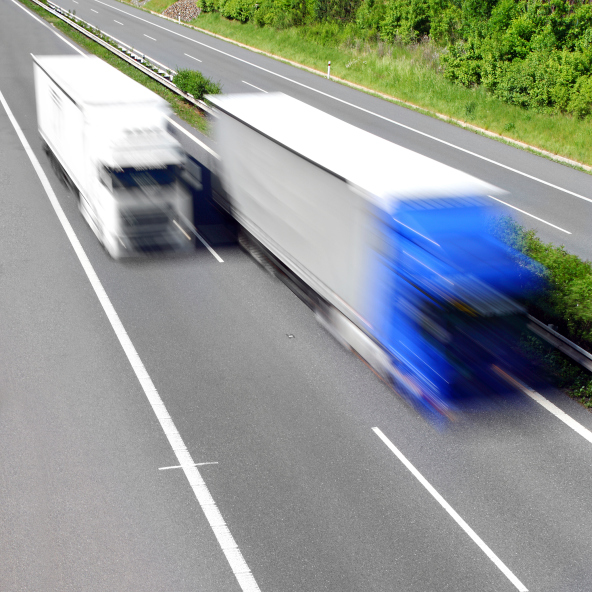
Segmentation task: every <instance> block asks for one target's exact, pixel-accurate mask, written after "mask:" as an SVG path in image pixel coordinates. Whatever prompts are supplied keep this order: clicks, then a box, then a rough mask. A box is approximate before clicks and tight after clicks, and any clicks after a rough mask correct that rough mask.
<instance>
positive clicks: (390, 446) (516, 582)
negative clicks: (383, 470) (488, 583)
mask: <svg viewBox="0 0 592 592" xmlns="http://www.w3.org/2000/svg"><path fill="white" fill-rule="evenodd" d="M372 431H373V432H374V433H375V434H376V435H377V436H378V437H379V438H380V439H381V440H382V441H383V442H384V444H386V446H387V448H388V449H389V450H390V451H391V452H392V453H393V454H394V455H395V456H396V457H397V458H398V459H399V460H400V461H401V462H402V463H403V464H404V465H405V466H406V467H407V469H409V471H410V472H411V474H412V475H413V476H414V477H415V478H416V479H417V480H418V481H419V482H420V483H421V484H422V485H423V486H424V487H425V488H426V489H427V491H428V492H429V493H430V494H431V495H432V497H433V498H434V499H435V500H436V501H437V502H438V503H439V504H440V505H441V506H442V507H443V508H444V509H445V510H446V511H447V512H448V514H450V516H451V517H452V518H453V519H454V521H455V522H456V523H457V524H458V525H459V526H460V527H461V528H462V529H463V530H464V531H465V532H466V533H467V534H468V535H469V536H470V537H471V539H473V541H474V542H475V543H476V544H477V546H478V547H479V548H480V549H481V550H482V551H483V553H485V555H487V557H489V559H491V561H493V563H494V564H495V566H496V567H497V568H498V569H499V570H500V571H501V572H502V573H503V574H504V575H505V576H506V578H508V580H510V582H512V584H514V586H515V587H516V588H517V589H518V590H520V592H528V588H526V586H525V585H524V584H523V583H522V582H521V581H520V580H519V579H518V578H517V577H516V576H515V575H514V574H513V573H512V572H511V571H510V570H509V569H508V567H507V566H506V565H505V564H504V563H503V562H502V561H501V559H500V558H499V557H498V556H497V555H496V554H495V553H494V552H493V551H492V550H491V549H490V548H489V547H488V546H487V545H486V544H485V543H484V542H483V540H482V539H481V537H479V536H478V535H477V533H476V532H475V531H474V530H473V529H472V528H471V527H470V526H469V525H468V524H467V523H466V522H465V521H464V520H463V519H462V518H461V517H460V516H459V515H458V514H457V513H456V511H455V510H454V509H453V508H452V506H451V505H450V504H449V503H448V502H447V501H446V500H445V499H444V498H443V497H442V496H441V495H440V494H439V493H438V492H437V491H436V490H435V489H434V488H433V487H432V485H431V484H430V483H429V481H428V480H427V479H426V478H425V477H424V476H423V475H422V474H421V473H420V472H419V471H418V470H417V469H416V468H415V467H414V466H413V465H412V464H411V463H410V462H409V461H408V460H407V458H406V457H405V456H404V455H403V453H402V452H401V451H400V450H399V449H398V448H397V447H396V446H395V445H394V444H393V443H392V442H391V441H390V440H389V439H388V438H387V437H386V436H385V435H384V434H383V433H382V431H381V430H380V429H379V428H372Z"/></svg>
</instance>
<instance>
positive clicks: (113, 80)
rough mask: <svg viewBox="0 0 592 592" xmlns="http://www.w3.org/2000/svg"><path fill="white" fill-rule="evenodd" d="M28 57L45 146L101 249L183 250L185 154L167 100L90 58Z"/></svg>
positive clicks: (186, 241) (118, 253) (187, 213)
mask: <svg viewBox="0 0 592 592" xmlns="http://www.w3.org/2000/svg"><path fill="white" fill-rule="evenodd" d="M33 61H34V74H35V92H36V101H37V120H38V126H39V133H40V135H41V138H42V141H43V143H44V149H45V151H46V152H47V154H48V156H49V157H50V159H51V161H52V165H53V166H54V169H55V171H56V173H57V174H58V175H59V176H60V177H62V180H64V181H65V182H66V183H67V184H68V185H70V186H71V187H72V189H73V190H74V193H75V194H76V196H77V198H78V201H79V208H80V211H81V213H82V215H83V216H84V218H85V220H86V221H87V222H88V224H89V226H90V227H91V229H92V230H93V232H94V233H95V234H96V236H97V238H98V240H99V241H100V243H101V244H102V245H103V246H104V247H105V249H106V250H107V252H108V253H109V254H110V255H111V256H112V257H113V258H114V259H119V258H121V257H124V256H129V255H132V254H134V253H138V252H145V251H154V250H170V249H174V250H183V249H185V248H190V245H192V241H191V235H190V233H189V232H187V228H186V225H187V224H188V222H189V220H190V219H191V204H190V199H189V195H188V192H187V191H186V190H185V187H184V185H183V183H181V181H180V172H181V171H182V169H183V167H184V163H185V153H184V151H183V150H182V148H181V146H180V144H179V143H178V142H177V141H176V140H175V139H174V138H173V137H172V136H171V135H170V134H169V133H168V132H167V116H168V115H169V113H170V109H169V106H168V104H167V103H166V101H164V99H161V98H160V97H159V96H158V95H156V94H154V93H153V92H152V91H150V90H148V89H147V88H145V87H143V86H142V85H141V84H139V83H138V82H135V81H134V80H132V79H131V78H128V77H127V76H125V75H124V74H123V73H121V72H119V71H118V70H116V69H115V68H113V67H111V66H109V65H108V64H106V63H105V62H103V61H102V60H100V59H99V58H97V57H94V56H92V57H87V56H33Z"/></svg>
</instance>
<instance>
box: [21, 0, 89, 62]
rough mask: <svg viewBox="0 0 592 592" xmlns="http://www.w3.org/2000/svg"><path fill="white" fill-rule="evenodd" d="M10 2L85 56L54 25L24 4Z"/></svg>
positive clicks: (82, 53)
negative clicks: (51, 25) (50, 24)
mask: <svg viewBox="0 0 592 592" xmlns="http://www.w3.org/2000/svg"><path fill="white" fill-rule="evenodd" d="M12 3H13V4H16V5H17V6H18V7H19V8H21V9H22V10H24V11H25V12H26V13H27V14H28V15H29V16H30V17H31V18H34V19H35V20H36V21H37V22H38V23H40V24H41V25H43V26H44V27H45V28H46V29H49V30H50V31H51V32H52V33H53V34H54V35H56V36H57V37H59V38H60V39H61V40H62V41H63V42H64V43H65V44H66V45H69V46H70V47H71V48H72V49H73V50H74V51H77V52H78V53H79V54H80V55H83V56H87V54H85V53H84V52H83V51H81V49H80V48H79V47H76V46H75V45H74V44H73V43H71V42H70V41H68V40H67V39H66V38H65V37H62V36H61V35H60V34H59V33H58V32H57V31H56V30H55V28H54V27H50V26H49V24H48V23H47V21H44V20H43V19H40V18H39V17H38V16H36V15H35V14H33V13H32V12H30V10H29V9H28V8H26V7H25V6H23V5H22V4H21V3H20V2H18V0H12ZM31 55H32V54H31ZM87 57H88V56H87Z"/></svg>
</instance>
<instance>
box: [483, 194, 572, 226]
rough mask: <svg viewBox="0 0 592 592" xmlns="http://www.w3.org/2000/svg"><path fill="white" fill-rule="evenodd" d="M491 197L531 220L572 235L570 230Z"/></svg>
mask: <svg viewBox="0 0 592 592" xmlns="http://www.w3.org/2000/svg"><path fill="white" fill-rule="evenodd" d="M489 197H491V199H495V201H499V202H500V203H501V204H504V205H505V206H508V207H509V208H513V209H514V210H516V211H518V212H520V213H522V214H526V215H527V216H530V217H531V218H534V219H535V220H538V221H539V222H544V223H545V224H548V225H549V226H552V227H553V228H557V230H561V232H565V233H566V234H571V232H570V231H569V230H565V229H563V228H561V227H560V226H555V224H551V222H547V221H546V220H543V219H542V218H539V217H537V216H534V215H533V214H529V213H528V212H525V211H524V210H521V209H520V208H517V207H516V206H513V205H511V204H509V203H506V202H505V201H502V200H501V199H498V198H497V197H493V195H490V196H489Z"/></svg>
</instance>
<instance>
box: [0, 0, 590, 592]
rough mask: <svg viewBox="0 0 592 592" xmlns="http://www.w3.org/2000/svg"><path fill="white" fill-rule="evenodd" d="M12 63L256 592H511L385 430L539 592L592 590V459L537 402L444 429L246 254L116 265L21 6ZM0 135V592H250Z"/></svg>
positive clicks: (96, 258)
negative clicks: (38, 95)
mask: <svg viewBox="0 0 592 592" xmlns="http://www.w3.org/2000/svg"><path fill="white" fill-rule="evenodd" d="M0 44H1V47H2V49H3V51H2V52H1V53H0V91H1V92H2V93H3V95H4V97H5V98H6V100H7V102H8V103H9V105H10V107H11V109H12V110H13V112H14V115H15V117H16V118H17V120H18V121H19V124H20V125H21V126H22V128H23V131H24V133H25V134H26V136H27V138H28V140H29V142H30V143H31V145H32V147H33V149H34V151H35V153H36V154H37V157H38V158H39V159H40V161H41V163H42V165H43V167H44V169H45V170H46V172H47V174H48V176H49V178H50V180H51V182H52V186H53V187H54V190H55V191H56V194H57V195H58V198H59V200H60V203H61V204H62V207H63V208H64V210H65V212H66V214H67V216H68V219H69V220H70V222H71V224H72V225H73V228H74V230H75V232H76V234H77V236H78V238H79V240H80V241H81V243H82V245H83V247H84V249H85V251H86V253H87V254H88V256H89V258H90V261H91V263H92V265H93V266H94V268H95V270H96V272H97V274H98V276H99V278H100V279H101V281H102V282H103V285H104V287H105V289H106V291H107V293H108V295H109V297H110V298H111V300H112V302H113V305H114V306H115V309H116V310H117V312H118V314H119V316H120V318H121V320H122V322H123V325H124V326H125V328H126V330H127V331H128V334H129V336H130V338H131V340H132V341H133V343H134V345H135V347H136V349H137V351H138V353H139V355H140V357H141V358H142V360H143V362H144V364H145V366H146V369H147V371H148V372H149V374H150V376H151V377H152V379H153V381H154V383H155V385H156V387H157V388H158V389H159V392H160V394H161V396H162V398H163V400H164V403H165V404H166V406H167V408H168V410H169V412H170V414H171V416H172V418H173V420H174V421H175V424H176V426H177V428H178V429H179V432H180V434H181V436H182V437H183V439H184V441H185V443H186V444H187V446H188V448H189V451H190V452H191V454H192V455H193V458H194V459H195V461H196V462H207V461H210V462H218V463H219V464H218V465H208V466H204V467H202V468H201V469H202V474H203V476H204V479H205V481H206V483H207V484H208V486H209V487H210V490H211V492H212V495H213V497H214V499H215V500H216V502H217V503H218V505H219V508H220V511H221V512H222V515H223V516H224V518H225V519H226V521H227V524H228V526H229V528H230V530H231V532H232V533H233V535H234V537H235V539H236V541H237V543H238V545H239V547H240V548H241V550H242V552H243V554H244V556H245V559H246V561H247V563H248V564H249V567H250V568H251V569H252V571H253V574H254V576H255V578H256V579H257V581H258V583H259V586H260V588H261V590H262V591H263V592H271V591H280V590H281V591H282V592H284V591H285V592H291V591H294V592H296V591H297V592H302V591H310V592H317V591H324V590H327V591H339V592H342V591H349V590H351V591H364V592H366V591H393V590H397V591H399V590H401V591H405V592H407V591H409V592H416V591H417V592H419V591H434V592H436V591H438V592H439V591H442V590H450V591H454V592H465V591H466V592H469V591H470V592H473V591H474V590H480V591H491V592H499V591H505V590H508V591H510V590H515V588H514V587H513V585H512V584H511V583H510V582H509V581H508V580H507V579H506V578H505V577H504V575H503V574H502V573H501V572H500V571H499V570H498V569H497V568H496V567H495V566H494V565H493V563H492V562H491V561H490V560H489V559H488V558H487V557H486V556H485V555H484V554H483V553H482V551H480V550H479V548H478V547H477V546H476V545H475V544H474V543H473V541H471V539H470V538H469V537H468V536H467V535H466V534H465V533H464V532H463V531H462V530H461V529H460V527H459V526H458V525H457V524H456V523H455V522H454V521H453V520H452V519H451V518H450V517H449V516H448V514H446V513H445V512H444V511H443V510H442V508H441V507H440V506H439V505H438V504H437V503H436V502H435V501H434V500H433V498H431V497H430V496H429V495H428V494H427V492H426V490H425V489H424V488H423V487H422V486H421V485H420V484H419V483H418V482H417V481H416V480H415V478H414V477H413V476H412V475H411V474H410V473H409V471H408V470H407V469H406V468H405V467H404V466H403V465H402V464H401V463H400V462H399V461H398V460H397V459H396V458H395V457H394V456H393V454H392V453H391V452H390V451H389V450H388V449H387V448H386V447H385V446H384V444H383V443H382V442H381V441H380V440H379V439H378V438H377V437H376V436H375V434H374V433H373V432H372V431H371V428H372V427H374V426H378V427H380V428H381V429H382V430H383V432H384V433H385V434H386V435H387V436H388V437H389V438H390V439H391V441H392V442H393V443H394V444H395V445H396V446H397V447H398V448H399V449H400V450H401V452H402V453H403V454H405V455H406V457H407V458H408V459H409V460H410V461H411V462H412V463H413V464H414V465H415V467H416V468H417V469H418V470H419V471H420V472H421V473H422V474H423V475H424V476H425V478H426V479H428V481H429V482H430V483H431V484H432V485H433V486H434V487H435V488H436V490H437V491H438V492H439V493H440V494H441V495H442V496H443V497H444V498H445V499H446V500H447V501H448V502H449V503H450V504H451V505H452V507H453V508H454V509H455V510H456V511H457V512H458V513H459V514H460V516H461V517H462V518H463V519H464V520H466V522H467V523H468V524H469V525H470V526H471V527H472V528H473V529H474V530H475V531H476V532H477V534H478V535H479V536H480V537H481V538H482V539H483V540H484V541H485V543H486V544H487V545H489V546H490V547H491V549H492V550H493V551H494V552H495V553H496V554H497V555H498V556H499V558H500V559H501V560H502V561H503V562H504V563H505V564H506V565H507V566H508V567H509V569H511V570H512V572H513V573H514V574H515V575H516V576H517V577H518V578H519V579H520V580H521V581H522V582H523V583H524V584H525V585H526V587H527V588H528V589H529V590H533V591H534V590H536V591H542V592H556V591H558V590H569V591H570V592H572V591H573V592H577V591H582V592H587V591H588V590H589V588H590V581H592V567H591V566H590V562H589V557H590V554H591V552H592V542H591V541H590V536H589V533H590V531H591V528H592V516H591V514H590V512H589V509H588V505H589V501H588V500H589V492H590V490H591V487H592V472H591V471H590V465H591V462H592V445H590V444H589V443H588V442H586V441H585V440H583V439H582V438H581V437H580V436H578V435H577V434H576V433H575V432H574V431H572V430H571V429H569V428H568V427H567V426H565V425H564V424H563V423H561V422H560V421H558V420H557V419H556V418H555V417H554V416H552V415H551V414H549V413H548V412H547V411H545V410H544V409H542V408H541V407H539V406H538V405H536V404H535V403H533V402H532V401H531V400H530V399H520V400H519V401H518V403H517V404H515V405H509V404H505V405H502V406H500V407H499V408H498V409H496V410H493V411H490V412H487V413H480V414H476V415H475V416H474V417H472V418H470V419H468V420H465V421H464V422H462V423H459V424H457V425H454V426H453V427H452V429H450V430H448V431H438V430H436V429H434V427H432V426H431V425H429V424H427V423H426V422H425V421H423V420H422V419H421V418H420V417H418V416H417V414H416V413H415V412H413V411H412V410H410V409H409V408H408V407H407V406H406V405H405V404H404V403H403V402H402V401H401V400H399V399H398V398H397V397H395V396H394V395H393V394H392V392H391V391H389V390H388V389H387V388H386V387H384V386H383V385H382V383H380V382H379V381H378V380H377V379H376V377H375V376H374V375H373V374H372V373H371V372H370V371H369V370H368V369H367V368H366V366H364V364H362V362H360V361H359V360H358V359H357V358H355V357H354V356H352V355H351V354H348V353H347V352H345V351H344V350H342V349H341V348H340V347H339V345H338V344H337V343H336V342H335V341H334V340H333V339H332V338H331V337H330V336H329V335H328V334H326V333H325V332H324V331H323V330H322V329H321V328H320V326H318V325H317V324H316V322H315V321H314V319H313V317H312V315H311V313H310V311H309V310H308V309H307V308H306V307H305V306H304V305H303V304H302V303H301V302H300V301H299V300H298V299H297V298H296V297H295V296H294V295H293V294H292V293H291V292H290V291H289V290H288V289H287V288H286V287H285V286H284V285H283V284H281V283H280V282H278V281H276V280H275V279H273V278H271V277H270V276H269V275H267V274H266V273H265V272H264V271H263V270H262V269H261V268H260V267H258V266H257V265H256V264H255V263H253V261H252V260H251V259H249V258H248V257H247V256H246V255H244V254H243V253H242V252H241V251H239V250H238V249H237V247H236V246H235V245H233V244H228V243H227V244H222V243H220V244H215V245H214V246H215V248H216V250H217V251H218V252H219V253H220V255H221V256H222V257H223V259H224V263H218V262H217V261H216V260H215V259H214V258H213V257H212V255H211V254H210V253H209V252H208V251H207V250H205V249H204V248H198V249H197V250H196V252H195V254H193V255H190V256H183V257H173V256H171V257H158V258H148V259H140V260H130V261H124V262H114V261H112V260H110V259H109V258H108V257H107V256H106V254H105V253H104V252H103V251H102V250H101V248H100V246H99V245H98V243H97V241H96V239H95V238H94V235H92V232H91V231H90V229H89V228H88V227H87V226H86V225H85V223H84V221H83V220H82V218H81V217H80V215H79V214H78V211H77V209H76V205H75V201H74V198H73V196H72V195H71V194H69V193H68V191H67V190H65V189H64V188H63V187H62V186H61V185H60V184H59V183H58V181H57V180H56V179H55V176H54V175H53V173H52V172H51V170H50V167H49V164H48V162H47V159H46V157H45V156H44V155H43V153H42V151H41V147H40V142H39V139H38V136H37V129H36V117H35V106H34V89H33V80H32V63H31V58H30V55H29V54H30V53H34V54H44V53H47V54H51V53H71V52H72V50H71V49H70V48H69V47H68V46H67V45H65V44H64V43H63V42H62V41H60V40H59V39H58V38H57V37H56V36H55V35H54V34H53V32H52V31H51V30H49V29H48V28H45V27H43V26H42V25H40V24H39V23H37V22H36V21H34V20H33V19H32V18H31V17H29V16H27V14H26V13H25V12H24V11H23V10H21V9H20V8H19V7H18V6H16V5H15V4H14V3H13V2H11V0H0ZM155 57H157V56H155ZM254 84H256V82H254ZM430 121H431V120H430ZM456 131H459V130H456ZM0 133H1V136H0V137H1V138H2V143H1V144H0V156H1V158H0V208H1V210H2V212H1V215H0V224H1V225H2V229H1V230H2V231H1V232H0V245H1V248H0V264H1V270H2V273H1V274H0V312H1V316H0V318H1V319H2V332H1V335H2V341H1V349H0V351H1V353H2V357H1V360H2V361H1V364H2V372H1V373H0V397H1V398H0V428H1V429H0V455H1V464H0V467H1V468H0V488H1V491H0V496H1V499H2V500H3V503H2V504H1V505H0V520H1V524H2V526H1V532H2V537H0V540H1V543H0V544H1V545H2V546H1V548H0V556H1V557H2V562H1V563H0V590H7V591H13V590H14V591H21V590H56V591H61V590H70V589H71V590H95V589H96V590H106V589H108V590H152V591H155V590H162V591H167V592H169V591H173V590H196V589H197V590H216V591H217V590H223V591H226V590H238V585H237V584H236V582H235V581H234V579H233V576H232V574H231V572H230V569H229V567H228V565H227V564H226V561H225V558H224V556H223V554H222V552H221V551H220V550H219V549H218V547H217V543H216V541H215V539H214V537H213V535H212V533H211V532H210V530H209V527H208V525H207V523H206V521H205V519H204V517H203V514H202V513H201V510H200V508H199V505H198V504H197V501H196V500H195V498H194V497H193V496H192V492H191V489H190V488H189V485H188V483H187V482H186V481H185V479H184V477H183V475H182V474H180V473H179V472H177V471H175V470H172V471H164V472H160V471H158V468H159V467H162V466H168V465H171V464H174V456H173V454H172V451H171V450H170V448H169V447H168V444H167V442H166V440H165V437H164V435H163V433H162V431H161V429H160V427H159V425H158V422H157V421H156V419H155V417H154V416H153V414H152V411H151V409H150V406H149V404H148V402H147V401H146V399H145V397H144V395H143V394H142V392H141V389H140V387H139V385H138V383H137V381H136V380H135V378H134V375H133V373H132V371H131V369H130V368H129V366H128V363H127V361H126V358H125V356H124V354H123V351H122V350H121V348H120V346H119V345H118V343H117V340H116V338H115V336H114V334H113V331H112V329H111V327H110V326H109V324H108V322H107V319H106V317H105V315H104V313H103V312H102V310H101V308H100V306H99V304H98V302H97V300H96V298H95V296H94V294H93V292H92V290H91V288H90V285H89V283H88V280H87V279H86V277H85V275H84V273H83V271H82V269H81V267H80V265H79V263H78V261H77V260H76V258H75V256H74V254H73V252H72V249H71V247H70V246H69V244H68V242H67V240H66V237H65V235H64V233H63V230H62V229H61V226H60V225H59V223H58V221H57V219H56V217H55V214H54V213H53V211H52V209H51V207H50V205H49V202H48V199H47V197H46V195H45V194H44V192H43V190H42V188H41V185H40V183H39V182H38V180H37V179H36V177H35V174H34V172H33V169H32V167H31V165H30V163H29V162H28V160H27V158H26V156H25V154H24V151H23V149H22V147H21V145H20V143H19V141H18V139H17V138H16V135H15V133H14V131H13V129H12V127H11V126H10V123H9V122H8V120H7V117H6V115H5V113H4V111H3V110H0ZM180 139H182V138H180ZM183 141H185V140H183ZM187 146H188V147H189V146H190V144H189V143H187ZM190 150H191V151H192V152H193V153H194V154H195V155H196V156H197V157H199V156H200V153H199V150H198V149H197V148H196V147H195V146H193V147H191V148H190ZM528 156H530V155H528ZM546 164H547V166H550V165H549V164H548V163H546ZM210 222H211V223H212V224H216V223H217V222H218V221H217V220H214V219H211V220H210ZM204 226H205V225H204ZM200 230H201V228H200ZM204 230H207V228H206V229H204ZM214 230H215V229H212V233H211V235H212V236H214V234H215V232H214ZM287 334H291V335H294V336H295V337H294V338H293V339H289V338H288V337H287ZM545 395H546V396H548V397H549V398H551V399H552V400H553V402H555V404H557V405H558V406H560V407H561V408H562V409H564V410H565V411H566V412H568V413H569V414H570V415H572V416H573V417H574V418H576V419H577V420H578V421H580V422H581V423H582V424H583V425H585V426H586V427H587V428H588V429H592V415H590V414H589V413H588V412H587V411H585V410H584V409H583V408H581V407H579V406H578V405H576V404H575V403H574V402H572V401H570V400H568V399H567V398H565V397H563V396H562V395H560V394H559V393H553V392H547V393H545Z"/></svg>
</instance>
